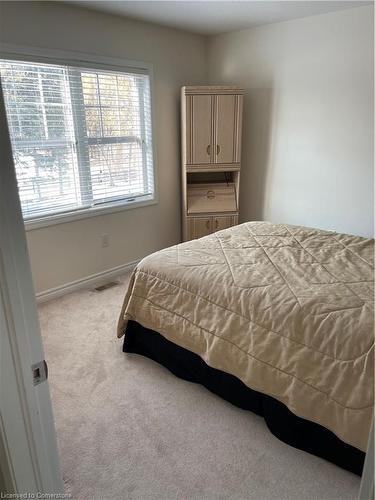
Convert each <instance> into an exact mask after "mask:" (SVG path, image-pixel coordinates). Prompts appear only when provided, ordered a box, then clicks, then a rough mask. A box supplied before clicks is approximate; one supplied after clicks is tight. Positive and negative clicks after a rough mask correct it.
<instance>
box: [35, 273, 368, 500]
mask: <svg viewBox="0 0 375 500" xmlns="http://www.w3.org/2000/svg"><path fill="white" fill-rule="evenodd" d="M126 281H127V277H126V276H125V277H123V278H122V279H121V284H120V285H119V286H117V287H115V288H110V289H108V290H106V291H104V292H100V293H99V292H95V291H89V290H84V291H79V292H75V293H72V294H70V295H66V296H64V297H62V298H60V299H57V300H54V301H51V302H48V303H46V304H42V305H41V306H40V307H39V312H40V322H41V327H42V334H43V339H44V346H45V351H46V359H47V361H48V365H49V374H50V375H49V379H50V388H51V394H52V401H53V406H54V415H55V421H56V428H57V435H58V442H59V449H60V455H61V466H62V471H63V477H64V482H65V485H66V492H67V493H70V494H71V495H72V498H73V499H74V500H75V499H79V500H81V499H82V500H83V499H84V500H86V499H108V500H112V499H114V500H122V499H124V500H127V499H135V500H148V499H165V500H172V499H173V500H174V499H176V500H182V499H184V500H189V499H194V500H205V499H210V500H211V499H212V500H214V499H215V500H216V499H218V500H219V499H223V500H224V499H228V500H229V499H230V500H239V499H256V500H271V499H280V500H287V499H293V500H303V499H306V500H307V499H308V500H310V499H327V500H328V499H349V498H351V499H354V498H355V497H356V495H357V493H358V488H359V478H358V477H357V476H355V475H353V474H350V473H349V472H346V471H344V470H341V469H340V468H338V467H336V466H334V465H332V464H330V463H328V462H326V461H325V460H322V459H319V458H317V457H314V456H312V455H309V454H307V453H304V452H303V451H299V450H296V449H294V448H292V447H290V446H288V445H285V444H284V443H282V442H281V441H279V440H278V439H277V438H276V437H274V436H273V435H272V434H271V433H270V432H269V431H268V430H267V428H266V426H265V424H264V422H263V420H262V418H260V417H258V416H256V415H254V414H252V413H251V412H247V411H244V410H240V409H238V408H236V407H234V406H232V405H231V404H229V403H227V402H225V401H223V400H221V399H220V398H219V397H217V396H215V395H213V394H211V393H210V392H209V391H207V390H206V389H205V388H203V387H201V386H199V385H196V384H192V383H189V382H185V381H183V380H180V379H178V378H176V377H175V376H174V375H172V374H171V373H170V372H169V371H168V370H166V369H165V368H163V367H161V366H159V365H158V364H156V363H154V362H153V361H151V360H148V359H146V358H143V357H141V356H137V355H134V354H124V353H122V350H121V348H122V343H121V341H120V340H118V339H117V338H116V333H115V330H116V328H115V327H116V322H117V318H118V314H119V311H120V308H121V303H122V299H123V295H124V291H125V286H126Z"/></svg>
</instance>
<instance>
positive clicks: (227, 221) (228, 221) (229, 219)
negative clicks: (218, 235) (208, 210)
mask: <svg viewBox="0 0 375 500" xmlns="http://www.w3.org/2000/svg"><path fill="white" fill-rule="evenodd" d="M236 222H237V217H236V216H235V215H228V216H227V215H225V216H221V215H219V216H217V217H213V221H212V226H213V228H212V229H213V231H221V230H222V229H227V228H228V227H232V226H234V225H235V224H236Z"/></svg>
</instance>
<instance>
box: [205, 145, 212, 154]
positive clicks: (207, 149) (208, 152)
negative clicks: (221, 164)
mask: <svg viewBox="0 0 375 500" xmlns="http://www.w3.org/2000/svg"><path fill="white" fill-rule="evenodd" d="M206 151H207V154H208V156H211V144H209V145H208V146H207V148H206Z"/></svg>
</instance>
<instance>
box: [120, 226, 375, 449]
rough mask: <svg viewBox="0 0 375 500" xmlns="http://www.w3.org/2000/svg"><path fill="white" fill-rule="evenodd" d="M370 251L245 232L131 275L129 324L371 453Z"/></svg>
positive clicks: (279, 232)
mask: <svg viewBox="0 0 375 500" xmlns="http://www.w3.org/2000/svg"><path fill="white" fill-rule="evenodd" d="M373 251H374V240H369V239H364V238H360V237H356V236H350V235H346V234H337V233H333V232H327V231H321V230H316V229H310V228H305V227H298V226H289V225H275V224H270V223H266V222H249V223H245V224H242V225H240V226H236V227H233V228H230V229H226V230H224V231H219V232H217V233H214V234H212V235H210V236H206V237H205V238H201V239H199V240H194V241H190V242H187V243H182V244H180V245H176V246H173V247H171V248H167V249H165V250H161V251H160V252H156V253H154V254H152V255H150V256H148V257H146V258H145V259H143V260H142V261H141V262H140V264H139V265H138V266H137V268H136V269H135V271H134V273H133V275H132V278H131V282H130V285H129V289H128V292H127V294H126V297H125V301H124V306H123V310H122V312H121V317H120V321H119V326H118V335H119V336H121V335H122V334H123V333H124V329H125V327H126V321H127V320H128V319H132V320H135V321H137V322H138V323H140V324H142V325H143V326H144V327H146V328H150V329H152V330H156V331H157V332H159V333H160V334H162V335H163V336H164V337H166V338H167V339H169V340H171V341H172V342H174V343H175V344H178V345H179V346H182V347H184V348H186V349H189V350H190V351H193V352H194V353H196V354H198V355H199V356H201V357H202V358H203V359H204V361H205V362H206V363H207V364H208V365H209V366H212V367H214V368H217V369H220V370H223V371H225V372H228V373H231V374H232V375H234V376H236V377H238V378H239V379H241V380H242V381H243V382H244V383H245V384H246V385H247V386H248V387H250V388H252V389H255V390H257V391H260V392H262V393H265V394H268V395H270V396H273V397H274V398H276V399H278V400H279V401H282V402H283V403H284V404H285V405H286V406H287V407H288V408H289V409H290V410H291V411H292V412H294V413H295V414H296V415H299V416H301V417H304V418H306V419H308V420H311V421H314V422H317V423H319V424H321V425H323V426H324V427H326V428H328V429H330V430H331V431H333V432H334V433H335V434H336V435H337V436H338V437H339V438H341V439H342V440H343V441H345V442H347V443H349V444H351V445H353V446H355V447H357V448H359V449H361V450H366V446H367V439H368V434H369V428H370V424H371V419H372V415H373V392H374V391H373V371H374V360H373V344H374V324H373V314H374V311H373V309H374V276H373Z"/></svg>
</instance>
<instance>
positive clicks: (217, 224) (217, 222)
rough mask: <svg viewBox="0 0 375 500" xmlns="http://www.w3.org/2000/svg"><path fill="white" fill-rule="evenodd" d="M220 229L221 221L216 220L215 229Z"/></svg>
mask: <svg viewBox="0 0 375 500" xmlns="http://www.w3.org/2000/svg"><path fill="white" fill-rule="evenodd" d="M218 227H219V221H218V220H217V219H215V229H217V228H218Z"/></svg>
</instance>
